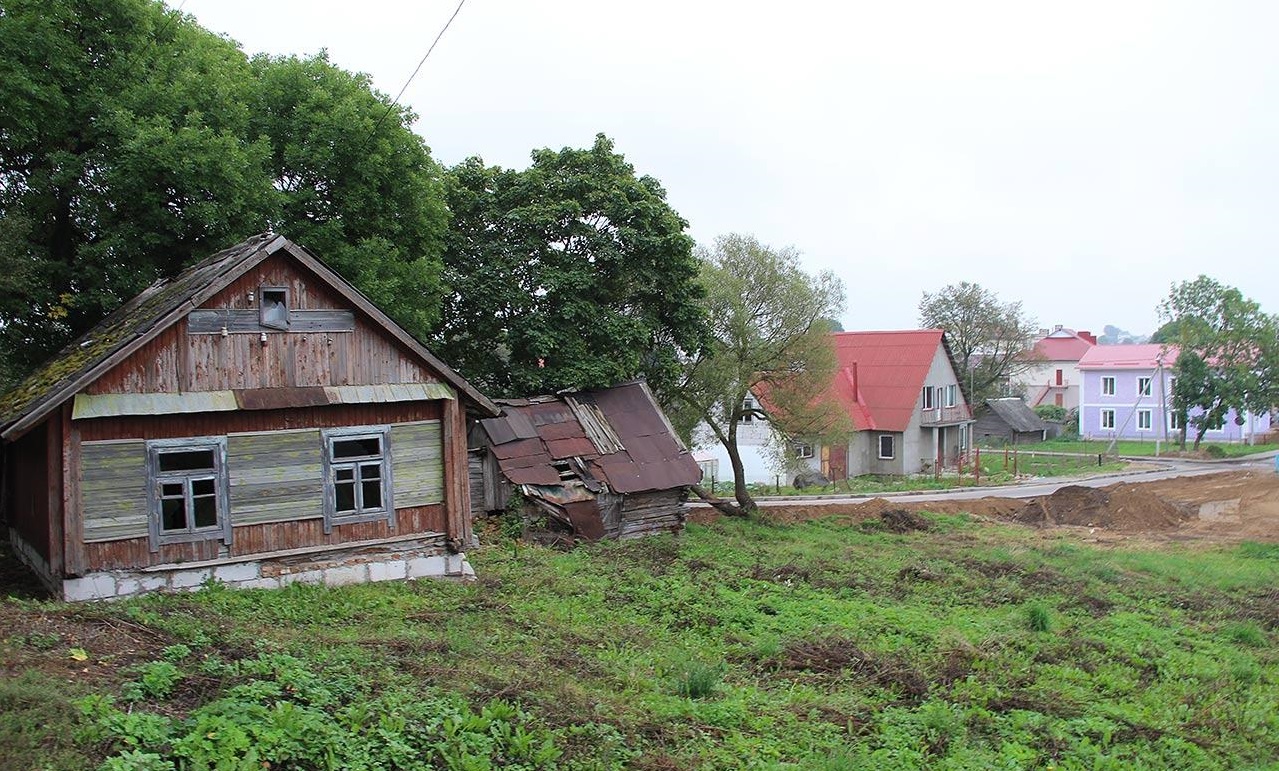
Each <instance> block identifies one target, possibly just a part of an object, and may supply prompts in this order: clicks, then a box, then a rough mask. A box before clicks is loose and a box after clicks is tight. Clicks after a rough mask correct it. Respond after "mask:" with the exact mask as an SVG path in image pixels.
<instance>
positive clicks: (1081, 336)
mask: <svg viewBox="0 0 1279 771" xmlns="http://www.w3.org/2000/svg"><path fill="white" fill-rule="evenodd" d="M1096 345H1097V338H1096V337H1095V336H1094V335H1093V334H1092V333H1090V332H1088V331H1086V330H1081V331H1079V332H1076V331H1074V330H1073V329H1066V328H1065V327H1062V326H1058V327H1056V328H1055V329H1053V330H1052V331H1051V332H1049V331H1048V330H1047V329H1045V330H1042V336H1041V337H1040V339H1039V341H1038V342H1036V343H1035V347H1034V348H1033V349H1032V351H1031V353H1030V358H1031V361H1032V364H1031V366H1030V367H1028V368H1027V369H1026V371H1025V372H1023V373H1022V374H1020V375H1018V376H1017V378H1016V380H1017V382H1018V384H1019V388H1018V389H1017V390H1016V391H1015V392H1018V391H1019V392H1020V393H1021V394H1022V395H1023V397H1024V398H1025V400H1026V404H1027V405H1028V406H1030V407H1038V406H1040V405H1045V404H1048V405H1055V406H1057V407H1064V408H1065V409H1067V410H1073V409H1077V408H1078V407H1079V401H1080V399H1079V388H1080V373H1079V360H1080V359H1082V358H1083V356H1084V354H1085V353H1087V352H1088V351H1089V350H1090V349H1091V348H1093V347H1094V346H1096Z"/></svg>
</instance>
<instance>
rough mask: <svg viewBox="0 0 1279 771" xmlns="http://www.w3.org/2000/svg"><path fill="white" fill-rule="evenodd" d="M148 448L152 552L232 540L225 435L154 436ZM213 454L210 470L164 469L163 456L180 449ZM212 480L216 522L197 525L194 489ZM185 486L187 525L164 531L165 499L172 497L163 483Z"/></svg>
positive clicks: (149, 520) (149, 524) (149, 522)
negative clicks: (169, 546) (166, 546)
mask: <svg viewBox="0 0 1279 771" xmlns="http://www.w3.org/2000/svg"><path fill="white" fill-rule="evenodd" d="M146 448H147V537H148V538H147V540H148V541H149V546H150V549H151V551H152V552H158V551H160V547H161V546H163V545H164V544H170V543H195V542H197V541H211V540H221V541H222V542H223V543H224V544H227V545H230V543H231V505H230V498H229V497H228V495H229V493H228V490H229V487H230V486H229V484H228V479H227V463H226V437H225V436H202V437H190V438H185V439H153V440H150V441H148V442H147V443H146ZM206 451H212V453H213V468H212V469H211V470H207V471H206V470H186V471H161V470H160V456H161V455H166V454H172V453H179V452H206ZM204 480H212V481H213V502H214V506H215V520H214V524H212V525H207V526H205V527H196V525H195V521H194V517H195V512H194V502H193V499H194V497H195V496H194V491H193V489H192V484H193V483H194V482H197V481H204ZM166 484H168V485H173V484H181V485H182V496H183V501H184V503H183V506H184V508H185V510H186V514H187V526H186V527H185V528H183V529H181V530H165V529H164V527H163V524H164V521H163V513H162V507H163V502H164V501H165V500H166V499H171V498H172V496H165V495H164V494H163V487H162V486H163V485H166Z"/></svg>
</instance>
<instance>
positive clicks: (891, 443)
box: [875, 434, 897, 460]
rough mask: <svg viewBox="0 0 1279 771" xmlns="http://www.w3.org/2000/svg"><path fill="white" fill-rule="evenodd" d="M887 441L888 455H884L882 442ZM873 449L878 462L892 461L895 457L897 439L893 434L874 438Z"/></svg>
mask: <svg viewBox="0 0 1279 771" xmlns="http://www.w3.org/2000/svg"><path fill="white" fill-rule="evenodd" d="M885 439H887V440H888V454H887V455H885V454H884V440H885ZM875 449H876V451H877V453H876V454H877V455H879V459H880V460H893V459H895V458H896V457H897V437H896V436H894V435H893V434H880V435H879V436H877V437H876V438H875Z"/></svg>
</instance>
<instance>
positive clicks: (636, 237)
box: [434, 134, 704, 397]
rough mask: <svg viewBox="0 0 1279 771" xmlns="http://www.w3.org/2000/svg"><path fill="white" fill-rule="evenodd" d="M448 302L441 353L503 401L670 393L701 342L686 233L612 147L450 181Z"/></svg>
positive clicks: (461, 171)
mask: <svg viewBox="0 0 1279 771" xmlns="http://www.w3.org/2000/svg"><path fill="white" fill-rule="evenodd" d="M447 179H448V204H449V208H450V210H451V211H452V213H453V225H452V227H451V229H450V231H449V235H448V248H447V250H446V252H445V255H444V261H445V283H446V284H447V286H448V288H449V291H450V294H449V296H448V297H447V298H446V299H445V312H444V314H443V316H442V319H441V323H440V325H439V327H438V328H437V329H436V332H435V336H434V339H435V350H437V351H438V352H439V353H440V354H441V355H442V356H443V357H444V358H445V360H447V361H449V362H450V363H451V364H452V365H453V366H455V367H456V368H457V369H458V370H459V371H460V372H461V373H462V374H463V375H465V376H466V377H468V378H470V379H471V380H472V381H474V382H475V383H476V384H477V385H479V386H480V387H481V388H482V389H483V390H485V391H486V392H487V393H491V394H493V395H496V396H510V395H527V394H535V393H551V392H554V391H557V390H560V389H565V388H591V387H601V386H609V385H614V384H616V383H618V382H621V381H624V380H629V379H634V378H635V377H638V376H644V377H646V378H647V379H648V380H649V382H650V384H652V386H653V387H654V389H655V390H656V391H657V392H658V394H659V397H660V395H661V393H662V392H663V391H664V390H665V389H666V388H667V387H669V385H670V384H671V382H672V380H673V379H674V377H675V373H676V371H677V365H678V361H679V360H680V358H681V356H683V355H684V354H686V353H688V352H691V351H694V350H696V349H697V348H698V347H699V346H700V345H701V344H702V334H703V331H704V320H703V315H702V308H701V306H700V305H699V303H698V300H699V298H700V297H701V294H702V290H701V289H700V287H699V285H698V284H697V283H696V277H697V261H696V260H695V259H694V257H693V251H692V250H693V242H692V239H690V238H689V237H688V235H687V234H686V233H685V232H684V231H685V229H686V228H687V227H688V223H686V222H685V221H684V220H683V219H682V218H681V217H680V216H679V215H678V214H677V213H676V212H675V210H674V209H672V208H671V207H670V205H669V204H668V203H667V202H666V192H665V191H664V190H663V189H662V187H661V185H660V184H659V183H658V182H657V180H655V179H653V178H652V177H648V176H637V175H636V173H635V169H634V168H633V167H632V166H631V165H630V164H629V163H627V162H626V159H625V158H624V157H623V156H622V155H621V154H620V153H617V152H615V150H614V146H613V142H612V141H611V140H609V139H608V138H607V137H605V136H604V135H602V134H601V135H599V136H597V137H596V139H595V143H594V144H593V145H592V146H591V147H589V148H586V149H572V148H565V149H563V150H560V151H558V152H557V151H553V150H549V149H545V150H538V151H536V152H534V153H533V163H532V165H531V166H530V167H529V168H527V169H525V170H523V171H513V170H508V169H502V168H498V167H489V166H485V165H484V163H483V161H482V160H480V159H479V158H472V159H470V160H468V161H465V162H463V163H461V164H459V165H458V166H456V167H455V168H453V169H452V170H451V171H450V172H449V174H448V178H447Z"/></svg>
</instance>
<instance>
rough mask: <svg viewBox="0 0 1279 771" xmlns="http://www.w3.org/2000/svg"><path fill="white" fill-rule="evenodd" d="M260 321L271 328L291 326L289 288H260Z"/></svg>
mask: <svg viewBox="0 0 1279 771" xmlns="http://www.w3.org/2000/svg"><path fill="white" fill-rule="evenodd" d="M258 300H259V302H258V321H259V322H260V323H261V324H262V326H264V327H269V328H271V329H288V328H289V290H288V288H287V287H282V286H264V287H262V288H261V289H260V290H258Z"/></svg>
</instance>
